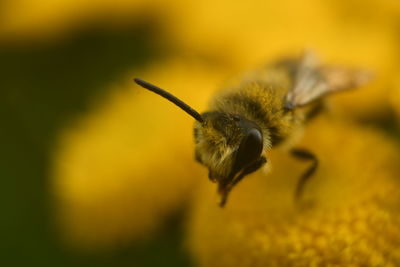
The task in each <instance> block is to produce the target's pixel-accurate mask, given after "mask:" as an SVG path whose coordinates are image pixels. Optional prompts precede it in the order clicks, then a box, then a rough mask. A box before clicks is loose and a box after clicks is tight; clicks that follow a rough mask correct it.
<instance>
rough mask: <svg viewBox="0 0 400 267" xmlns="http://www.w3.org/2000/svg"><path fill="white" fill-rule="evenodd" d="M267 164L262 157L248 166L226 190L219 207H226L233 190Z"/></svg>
mask: <svg viewBox="0 0 400 267" xmlns="http://www.w3.org/2000/svg"><path fill="white" fill-rule="evenodd" d="M266 162H267V159H266V158H265V157H261V158H259V159H258V160H257V161H255V162H254V163H253V164H250V165H249V166H247V167H246V168H245V169H244V170H243V171H242V172H241V173H240V174H239V175H238V176H237V177H236V179H235V180H233V181H232V182H231V183H230V184H229V185H228V186H227V187H226V189H225V190H224V192H223V195H222V198H221V202H220V203H219V205H220V206H221V207H223V206H225V204H226V201H227V199H228V195H229V193H230V192H231V190H232V188H233V187H235V185H237V183H239V182H240V181H241V180H242V179H243V178H244V177H245V176H246V175H249V174H251V173H253V172H255V171H257V170H258V169H260V168H261V167H262V166H263V165H264V164H265V163H266Z"/></svg>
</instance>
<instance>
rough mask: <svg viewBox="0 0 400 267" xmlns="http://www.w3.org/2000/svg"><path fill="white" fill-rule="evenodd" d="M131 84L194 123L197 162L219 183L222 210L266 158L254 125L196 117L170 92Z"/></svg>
mask: <svg viewBox="0 0 400 267" xmlns="http://www.w3.org/2000/svg"><path fill="white" fill-rule="evenodd" d="M134 80H135V82H136V83H137V84H138V85H140V86H142V87H143V88H146V89H148V90H150V91H152V92H154V93H156V94H158V95H160V96H162V97H164V98H165V99H167V100H168V101H170V102H172V103H174V104H175V105H177V106H178V107H179V108H181V109H182V110H183V111H185V112H186V113H187V114H189V115H190V116H192V117H193V118H194V119H195V120H196V122H195V127H194V135H195V143H196V150H195V155H196V160H197V161H199V162H200V163H201V164H203V165H205V166H206V167H207V168H208V170H209V178H210V179H211V180H212V181H213V182H218V188H219V192H220V194H221V195H222V201H221V206H223V205H224V203H225V201H226V197H227V194H228V192H229V190H230V188H232V187H233V186H234V185H235V184H236V183H237V182H238V181H239V180H240V179H241V178H243V177H244V176H245V175H247V174H249V173H251V172H253V171H255V170H256V169H258V168H259V167H260V166H261V165H262V164H263V163H265V158H264V157H262V156H261V154H262V151H263V147H264V139H263V133H262V131H261V129H260V127H259V126H258V125H257V124H256V123H254V122H252V121H250V120H247V119H245V118H244V117H242V116H240V115H236V114H228V113H223V112H217V111H215V112H207V113H203V114H199V113H198V112H197V111H196V110H194V109H193V108H192V107H190V106H189V105H187V104H186V103H185V102H183V101H182V100H180V99H179V98H177V97H175V96H174V95H172V94H170V93H169V92H167V91H165V90H163V89H161V88H159V87H157V86H155V85H153V84H151V83H148V82H146V81H143V80H141V79H138V78H135V79H134ZM266 138H267V139H268V138H269V137H268V136H266ZM260 163H261V165H260Z"/></svg>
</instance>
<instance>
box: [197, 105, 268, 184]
mask: <svg viewBox="0 0 400 267" xmlns="http://www.w3.org/2000/svg"><path fill="white" fill-rule="evenodd" d="M202 117H203V119H204V121H203V122H196V123H195V127H194V136H195V143H196V150H195V155H196V159H197V161H199V162H200V163H201V164H203V165H205V166H206V167H208V169H209V178H210V179H211V181H213V182H218V184H219V187H220V191H221V190H222V191H223V190H225V187H226V186H227V185H229V184H230V183H232V182H233V181H234V179H235V178H236V177H237V176H238V175H239V174H240V173H241V172H243V171H244V170H245V169H246V168H247V167H249V166H251V165H252V164H254V163H255V162H257V161H258V160H259V159H260V158H261V154H262V151H263V146H264V144H263V134H262V131H261V129H260V127H259V126H258V125H257V124H256V123H254V122H252V121H249V120H247V119H245V118H244V117H242V116H240V115H234V114H227V113H222V112H207V113H203V114H202Z"/></svg>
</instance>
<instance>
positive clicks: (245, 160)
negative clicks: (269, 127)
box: [234, 128, 263, 171]
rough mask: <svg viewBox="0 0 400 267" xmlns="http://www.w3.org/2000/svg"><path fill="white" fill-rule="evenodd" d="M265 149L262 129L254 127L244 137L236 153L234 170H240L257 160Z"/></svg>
mask: <svg viewBox="0 0 400 267" xmlns="http://www.w3.org/2000/svg"><path fill="white" fill-rule="evenodd" d="M262 150H263V136H262V134H261V131H260V130H258V129H256V128H252V129H251V130H249V131H248V132H247V134H246V136H245V137H244V138H243V140H242V142H241V143H240V146H239V149H238V151H237V154H236V160H235V163H234V170H235V171H239V170H240V169H242V168H243V167H245V166H247V165H248V164H250V163H252V162H254V161H255V160H257V159H258V158H259V157H260V155H261V152H262Z"/></svg>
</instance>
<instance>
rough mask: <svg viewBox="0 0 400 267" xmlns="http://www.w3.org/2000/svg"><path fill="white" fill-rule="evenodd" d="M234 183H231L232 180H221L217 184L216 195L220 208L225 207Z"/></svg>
mask: <svg viewBox="0 0 400 267" xmlns="http://www.w3.org/2000/svg"><path fill="white" fill-rule="evenodd" d="M234 185H235V183H232V179H229V178H227V179H223V180H220V181H219V182H218V194H219V195H220V196H221V200H220V201H219V206H220V207H221V208H222V207H224V206H225V204H226V202H227V200H228V196H229V193H230V192H231V190H232V188H233V187H234Z"/></svg>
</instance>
